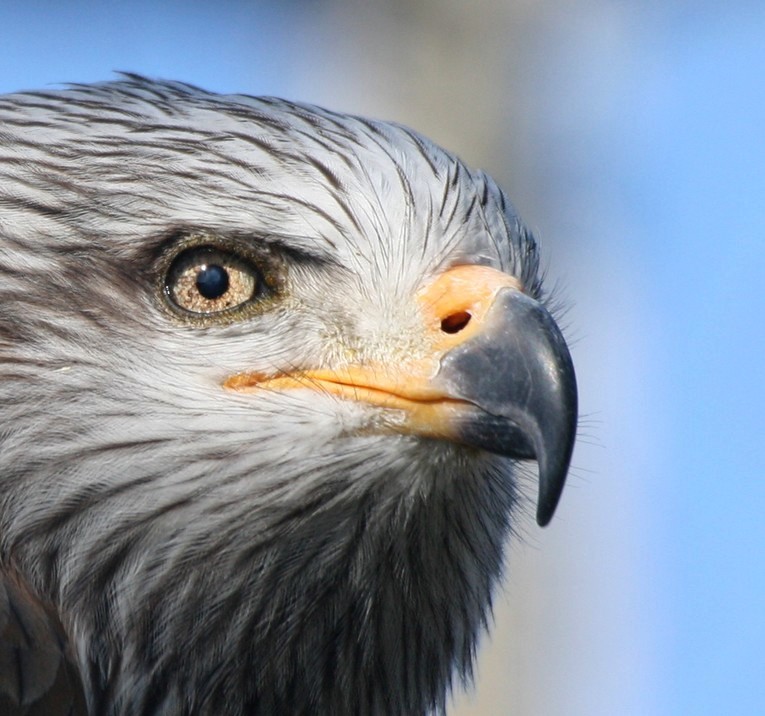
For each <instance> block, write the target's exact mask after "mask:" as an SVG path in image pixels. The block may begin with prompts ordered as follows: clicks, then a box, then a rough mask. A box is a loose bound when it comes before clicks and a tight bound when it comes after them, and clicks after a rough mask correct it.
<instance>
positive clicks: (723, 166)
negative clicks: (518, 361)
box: [0, 0, 765, 716]
mask: <svg viewBox="0 0 765 716" xmlns="http://www.w3.org/2000/svg"><path fill="white" fill-rule="evenodd" d="M543 4H544V3H543ZM548 4H549V3H548ZM480 5H481V3H480V2H478V3H476V7H477V8H479V7H480ZM550 5H551V9H550V10H549V13H550V16H551V17H552V20H551V21H549V22H547V23H546V24H545V23H542V25H543V29H540V23H539V22H536V23H530V24H529V26H528V28H526V27H522V28H521V31H522V34H523V33H525V34H528V35H531V36H533V33H535V32H537V31H539V32H540V42H541V47H540V48H538V49H537V51H536V52H535V53H532V54H530V55H529V60H528V61H529V67H528V73H529V74H530V75H531V77H532V78H533V80H534V81H535V82H537V83H538V84H539V85H540V86H541V89H540V88H539V87H538V88H537V90H536V93H535V94H534V95H533V97H532V99H531V101H530V103H529V107H528V110H527V111H528V113H529V117H530V119H529V120H528V122H529V125H532V124H533V125H534V128H533V130H530V131H529V137H530V138H531V139H530V142H531V144H530V149H529V150H528V156H527V158H528V161H529V162H530V164H529V174H528V176H530V177H532V178H533V181H530V182H529V183H526V184H524V177H523V176H520V175H518V173H517V172H516V174H513V176H512V180H511V183H512V184H513V185H515V186H519V187H520V186H525V191H526V192H527V196H529V197H530V196H531V194H532V193H537V194H541V193H546V199H545V201H546V202H547V203H546V204H545V203H544V202H541V203H536V201H535V200H532V199H531V198H529V199H527V201H526V204H527V205H529V206H531V207H532V212H531V213H532V222H531V223H532V225H533V226H534V228H535V230H537V231H538V232H539V233H541V234H542V235H543V236H544V237H545V238H548V239H549V241H550V244H551V245H552V246H553V249H552V250H550V251H549V252H548V254H549V255H550V259H551V260H550V263H551V271H552V273H553V275H554V276H555V277H560V278H562V279H563V280H564V281H565V284H566V286H567V290H566V295H568V296H570V297H571V298H572V299H573V300H574V301H575V303H576V305H575V307H574V308H573V309H572V311H571V313H570V319H569V322H570V324H572V332H573V333H574V334H575V335H576V336H577V337H578V340H577V344H576V346H575V358H576V359H577V361H578V367H579V370H580V376H581V380H582V394H583V405H585V406H587V407H588V408H589V409H591V411H592V413H591V415H590V416H589V417H588V424H587V427H586V433H587V436H588V441H587V443H586V444H585V445H583V446H582V447H581V448H578V449H577V455H578V456H579V455H581V457H580V458H579V463H578V464H579V465H580V467H581V471H580V473H579V475H578V477H577V476H575V478H574V481H573V483H574V484H573V490H574V493H573V496H572V497H569V496H568V495H566V496H564V505H563V506H562V510H563V511H564V514H563V516H562V525H563V526H562V527H557V528H556V527H555V523H554V525H553V526H552V527H551V528H550V529H551V530H555V529H559V530H561V531H560V532H559V533H558V534H560V535H566V534H567V533H566V529H569V530H570V531H571V534H574V533H575V532H576V530H575V529H574V527H573V526H574V525H575V524H576V521H577V519H578V517H577V516H578V515H579V519H581V520H582V521H584V519H583V517H582V515H585V516H588V520H589V523H588V525H584V526H583V527H582V530H584V531H583V532H581V534H586V535H587V536H586V537H583V538H582V539H588V540H591V542H590V543H588V544H587V545H584V544H577V542H576V540H573V539H572V540H569V541H570V542H573V544H568V545H567V546H566V548H565V549H566V553H565V554H566V555H567V559H568V560H569V563H568V564H567V566H566V567H565V570H562V571H563V572H565V574H564V575H563V577H561V579H563V578H564V577H565V578H566V579H569V580H572V581H571V584H567V583H558V586H557V588H558V589H560V590H561V591H563V592H566V590H572V592H573V591H574V590H575V589H576V585H577V582H576V580H577V579H580V580H582V582H583V583H584V584H585V588H584V591H583V592H582V593H581V594H580V595H579V597H578V598H577V600H575V601H574V603H575V604H578V605H580V606H581V605H584V606H582V607H581V608H582V609H586V604H588V603H589V604H596V603H597V594H600V595H601V596H602V595H603V594H604V593H605V594H607V595H608V599H609V601H611V602H613V601H614V600H616V601H619V600H621V602H620V604H619V605H617V607H618V608H616V607H615V608H614V609H613V610H612V611H610V612H608V613H609V614H610V615H611V616H610V617H609V618H610V619H617V620H620V621H622V622H629V623H628V624H626V623H620V624H618V625H616V627H614V625H613V624H610V625H607V624H606V623H605V618H604V621H603V622H598V620H597V616H593V615H592V614H591V615H590V616H589V617H587V618H585V617H582V620H583V621H582V622H581V623H582V624H584V625H585V626H586V628H587V629H589V630H591V632H590V633H589V634H586V633H585V634H582V633H580V634H579V635H578V637H577V636H574V637H572V640H571V641H570V642H568V646H569V647H570V649H571V650H572V653H571V654H569V655H568V657H567V658H568V659H569V661H568V662H566V663H568V664H569V665H572V664H573V665H577V664H578V666H571V667H570V668H571V669H573V671H572V673H574V674H575V679H574V677H572V680H576V682H577V683H576V685H575V686H570V687H568V689H565V688H564V687H561V688H562V689H563V691H562V693H564V694H565V699H566V700H567V703H568V704H569V708H568V709H565V710H563V708H564V707H561V710H558V711H556V710H554V709H553V707H550V711H549V713H551V714H552V713H561V714H564V713H565V714H566V715H567V716H568V714H582V716H584V715H585V714H587V716H591V715H592V714H603V716H605V715H606V714H609V715H610V714H627V713H635V714H646V715H651V714H656V715H657V716H658V715H659V714H662V715H663V714H667V715H669V714H754V713H761V712H762V710H763V704H764V703H765V681H763V678H762V672H763V663H764V662H765V646H764V645H765V608H763V603H764V602H765V566H764V564H763V562H765V520H763V513H764V512H765V480H763V477H764V475H763V473H764V471H765V470H764V468H765V459H763V454H764V452H765V451H764V450H763V443H764V442H765V441H764V440H763V428H765V418H764V417H763V415H764V414H765V410H764V408H765V368H764V367H763V366H764V365H765V287H764V286H763V280H764V279H765V169H764V167H765V6H762V5H760V4H759V3H756V2H751V3H746V2H733V3H727V4H723V3H711V2H696V3H693V2H679V1H678V2H666V3H657V2H643V3H634V4H631V5H630V4H627V3H619V2H616V0H614V1H613V2H605V1H603V2H599V1H593V2H583V3H581V6H579V7H581V8H584V7H585V6H586V7H587V8H588V12H579V11H578V9H577V7H578V6H577V5H576V4H575V3H573V4H569V3H561V4H559V5H557V6H556V7H553V5H555V4H554V3H552V4H550ZM330 6H331V7H333V8H335V10H336V9H337V7H342V3H338V2H335V3H323V2H318V1H316V2H311V3H305V2H302V3H301V2H297V1H296V0H293V1H292V2H282V3H265V2H249V3H235V2H231V3H227V4H225V5H224V7H223V8H221V7H213V5H212V4H211V3H210V4H207V3H201V2H183V3H181V2H177V3H175V2H165V3H156V2H152V3H148V2H131V3H118V2H101V3H83V2H79V3H78V2H70V3H53V2H24V3H14V2H7V3H3V4H2V5H1V6H0V26H1V27H2V28H3V42H2V43H1V44H0V91H3V92H7V91H13V90H17V89H31V88H42V87H45V86H49V85H50V84H52V83H57V82H64V81H78V82H84V81H94V80H103V79H108V78H109V77H110V72H111V71H112V70H119V69H125V70H132V71H139V72H143V73H146V74H149V75H152V76H164V77H168V78H175V79H182V80H185V81H188V82H191V83H194V84H198V85H201V86H203V87H205V88H207V89H212V90H220V91H239V92H246V93H250V94H279V95H284V96H288V97H293V98H305V99H309V100H311V101H317V102H325V103H331V100H332V96H331V94H332V93H331V92H325V91H324V90H323V89H322V88H325V87H331V79H332V78H330V79H327V78H326V77H325V78H324V80H323V82H318V81H317V77H318V76H319V75H320V74H321V71H322V66H321V63H326V66H327V67H329V68H331V69H332V71H335V70H336V67H337V65H336V64H333V63H332V61H331V60H332V45H331V31H332V25H331V21H328V20H327V19H326V17H327V16H325V14H324V10H325V9H326V8H328V7H330ZM556 8H557V9H556ZM548 20H549V18H548ZM519 22H523V19H522V18H521V20H519ZM508 30H510V28H508ZM516 30H517V28H516ZM340 41H341V40H340V39H338V42H340ZM342 42H343V43H345V45H344V46H346V47H347V46H349V45H353V42H354V36H353V34H352V33H351V34H350V36H349V35H347V34H346V35H345V36H344V37H343V38H342ZM359 42H361V40H359ZM359 51H360V52H362V53H363V51H364V48H361V50H359ZM479 58H480V55H479ZM485 60H486V61H487V62H491V61H493V60H494V58H491V57H487V58H485ZM476 72H480V68H476ZM337 81H338V82H341V81H343V78H342V77H340V76H338V77H337ZM444 81H445V82H447V83H448V77H447V78H444ZM348 93H350V95H349V94H348ZM348 93H346V94H345V95H344V96H345V97H348V96H353V94H352V91H351V90H348ZM497 93H498V97H499V95H501V94H502V88H501V87H499V88H497ZM365 96H366V95H364V94H363V93H359V94H358V100H357V101H356V102H355V103H354V106H352V107H340V108H341V109H342V108H349V109H353V110H354V111H359V112H363V111H365V106H366V105H365ZM498 101H499V99H498ZM372 105H373V103H370V104H369V106H370V107H371V106H372ZM367 111H368V112H371V111H372V110H371V109H369V110H367ZM392 118H397V117H392ZM419 129H421V130H423V131H424V132H425V133H428V127H427V126H425V127H419ZM510 131H512V130H510ZM451 148H452V149H455V150H456V151H458V152H459V151H460V147H451ZM501 161H502V159H501V156H500V158H498V159H497V162H498V163H499V162H501ZM532 169H533V171H532ZM508 172H509V173H511V174H512V172H511V171H510V170H508ZM534 172H535V173H534ZM523 191H524V190H523V189H522V190H521V192H520V194H521V196H523ZM511 193H513V192H511ZM514 198H516V202H517V203H519V202H518V199H517V193H516V194H514ZM541 206H556V207H558V208H557V210H556V211H557V213H555V212H552V211H551V213H550V217H551V218H548V215H547V214H545V213H544V212H542V211H541V210H540V209H539V208H538V207H541ZM534 207H537V208H536V209H535V208H534ZM519 208H521V209H522V210H523V208H524V206H523V205H520V207H519ZM535 211H536V213H535ZM553 214H555V215H553ZM577 353H578V356H577ZM609 396H612V397H613V400H612V401H611V402H609V400H610V397H609ZM604 406H605V407H604ZM596 453H597V455H598V456H597V457H596V458H592V460H590V455H595V454H596ZM575 462H576V460H575ZM591 463H592V465H594V467H591V466H590V465H591ZM566 500H568V505H569V506H568V507H566ZM577 508H578V509H577ZM590 516H592V517H591V519H590ZM626 522H629V524H630V525H631V526H630V529H629V530H627V529H625V530H624V531H621V530H620V529H619V525H620V524H622V523H626ZM567 525H568V528H567ZM585 527H586V528H587V529H585ZM553 534H554V533H553ZM577 534H579V533H577ZM627 542H629V544H627ZM625 545H626V546H625ZM608 549H611V550H613V551H612V552H611V554H612V563H613V562H614V560H616V559H618V560H619V564H618V575H619V576H618V579H617V577H616V576H614V575H615V574H616V572H614V571H613V569H612V567H613V564H612V563H608V565H607V566H604V563H601V562H599V559H600V558H601V557H602V556H603V555H605V554H606V550H608ZM540 551H541V550H540ZM613 555H616V556H613ZM537 556H538V555H532V558H533V557H537ZM604 559H605V558H604ZM633 559H634V562H633ZM609 570H611V572H610V575H611V576H609ZM582 575H584V576H582ZM588 575H589V576H588ZM625 575H626V576H625ZM609 580H610V581H609ZM553 583H554V582H553ZM572 584H573V586H571V585H572ZM623 585H627V586H623ZM630 585H631V586H630ZM589 589H592V590H593V591H592V592H590V591H588V590H589ZM598 590H599V591H598ZM604 590H605V591H604ZM565 603H566V602H565V601H562V602H561V604H564V605H565ZM612 606H613V605H612ZM563 608H565V607H563ZM572 609H573V608H572ZM576 618H577V615H576V614H572V615H571V619H576ZM609 629H610V630H611V631H608V633H609V634H613V635H614V636H613V637H608V638H609V639H610V641H607V640H606V641H603V640H601V641H599V639H598V636H599V634H598V633H599V632H601V631H602V632H603V633H604V634H605V633H606V631H607V630H609ZM582 631H586V629H583V630H582ZM572 634H576V632H572ZM603 639H606V637H603ZM638 641H640V643H641V646H637V645H636V644H637V642H638ZM590 642H591V644H592V645H591V646H588V644H590ZM644 642H645V643H647V644H648V646H645V643H644ZM563 648H565V646H564V647H563ZM590 648H591V649H593V650H595V651H596V652H597V658H595V657H592V658H590V656H589V655H588V651H587V650H588V649H590ZM633 649H638V650H639V654H638V656H636V657H635V658H636V659H640V660H644V661H645V662H646V663H644V664H642V665H640V672H641V675H640V678H639V679H638V678H637V676H636V679H635V680H634V681H632V682H631V680H630V674H629V673H627V674H625V673H616V671H615V670H616V668H617V665H618V664H623V663H624V661H623V659H621V658H620V657H619V656H618V652H620V650H623V652H625V653H629V652H630V651H631V650H633ZM598 650H600V651H598ZM610 657H613V658H610ZM561 663H562V662H561ZM612 669H613V671H612ZM563 670H564V668H563V667H561V668H560V672H561V673H560V674H558V675H557V677H556V678H565V677H564V676H561V674H562V673H563ZM611 684H618V685H619V686H618V688H616V687H614V688H613V689H612V693H610V695H609V696H608V698H606V696H605V693H606V692H608V690H609V688H611V687H610V686H609V685H611ZM625 684H627V686H626V687H625V686H624V685H625ZM630 684H631V685H632V690H633V693H628V692H629V691H630V688H629V686H630ZM577 689H578V691H577ZM582 694H584V695H582ZM594 695H595V696H594ZM597 695H603V698H602V700H599V699H598V698H597ZM605 703H607V704H608V707H606V706H603V704H605ZM599 704H600V707H599ZM485 713H488V714H492V715H493V716H498V715H499V714H500V713H503V712H501V711H491V710H487V711H486V712H485ZM545 713H547V712H545Z"/></svg>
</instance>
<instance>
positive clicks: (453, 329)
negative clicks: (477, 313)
mask: <svg viewBox="0 0 765 716" xmlns="http://www.w3.org/2000/svg"><path fill="white" fill-rule="evenodd" d="M470 318H471V316H470V314H469V313H468V312H467V311H457V313H452V315H451V316H447V317H446V318H444V320H443V321H441V330H442V331H443V332H444V333H459V332H460V331H461V330H462V329H463V328H464V327H465V326H467V324H468V323H470Z"/></svg>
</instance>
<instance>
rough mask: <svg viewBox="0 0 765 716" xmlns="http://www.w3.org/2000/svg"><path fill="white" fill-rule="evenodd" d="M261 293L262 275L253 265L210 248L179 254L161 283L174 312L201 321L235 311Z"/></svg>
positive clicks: (192, 248) (229, 253) (200, 247)
mask: <svg viewBox="0 0 765 716" xmlns="http://www.w3.org/2000/svg"><path fill="white" fill-rule="evenodd" d="M264 289H265V279H264V277H263V274H262V273H261V272H260V270H259V269H258V268H257V267H256V266H254V265H253V263H252V262H250V261H247V260H245V259H244V258H242V257H241V256H239V255H237V254H236V253H233V252H230V251H226V250H224V249H222V248H219V247H217V246H214V245H211V244H202V245H197V246H192V247H189V248H186V249H184V250H183V251H181V252H180V253H178V255H177V256H176V257H175V258H174V259H173V260H172V261H171V263H170V265H169V267H168V269H167V272H166V275H165V283H164V293H165V297H166V299H167V300H168V302H169V303H170V305H171V306H172V307H173V308H175V309H176V310H179V311H181V312H182V313H184V314H186V315H191V316H197V317H202V318H205V317H213V316H218V315H221V314H229V313H232V312H234V311H237V310H238V309H240V308H241V307H243V306H245V305H247V304H249V303H251V302H252V301H253V300H255V299H257V298H258V297H259V296H260V295H261V294H262V292H263V291H264Z"/></svg>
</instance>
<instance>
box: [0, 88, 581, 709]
mask: <svg viewBox="0 0 765 716" xmlns="http://www.w3.org/2000/svg"><path fill="white" fill-rule="evenodd" d="M546 296H547V294H546V293H545V292H544V290H543V286H542V277H541V274H540V270H539V260H538V250H537V246H536V243H535V241H534V239H533V237H532V236H531V235H530V234H529V232H527V231H526V230H525V228H524V226H523V225H522V223H521V221H520V220H519V218H518V216H517V215H516V213H515V211H514V209H513V208H512V206H511V204H510V203H509V201H508V199H507V198H506V197H505V195H504V194H503V192H502V191H501V190H500V189H499V188H498V187H497V185H496V184H495V183H494V181H492V179H491V178H489V177H488V176H487V175H486V174H484V173H482V172H480V171H474V170H471V169H469V168H468V167H467V166H466V165H465V164H464V163H462V162H461V161H460V160H459V159H458V158H456V157H455V156H454V155H452V154H450V153H448V152H446V151H444V150H443V149H440V148H439V147H437V146H435V145H434V144H433V143H431V142H430V141H428V140H427V139H425V138H424V137H422V136H420V135H419V134H417V133H415V132H413V131H411V130H409V129H407V128H405V127H403V126H399V125H397V124H392V123H386V122H379V121H371V120H368V119H363V118H360V117H355V116H348V115H344V114H337V113H334V112H331V111H327V110H324V109H320V108H317V107H313V106H309V105H306V104H297V103H293V102H288V101H284V100H280V99H274V98H253V97H248V96H241V95H231V96H224V95H218V94H214V93H210V92H206V91H203V90H200V89H196V88H194V87H191V86H189V85H185V84H181V83H174V82H160V81H153V80H148V79H145V78H141V77H138V76H134V75H124V76H122V77H121V78H120V79H118V80H117V81H114V82H109V83H103V84H95V85H81V86H78V85H74V86H71V87H68V88H65V89H62V90H50V91H41V92H29V93H18V94H11V95H6V96H3V97H0V461H1V465H2V471H1V472H0V712H1V713H3V714H27V715H32V714H47V715H52V714H70V715H74V714H77V715H79V714H90V715H92V716H192V715H193V716H197V715H200V716H201V715H206V716H213V715H214V716H239V715H244V714H253V715H254V714H257V715H259V716H273V715H291V714H306V715H307V714H313V715H316V714H318V715H324V714H326V715H332V716H343V715H345V714H348V715H351V714H353V715H359V714H360V715H362V716H366V715H369V716H376V715H378V714H380V715H382V714H385V715H386V716H389V715H393V716H396V715H399V714H402V715H403V714H406V715H407V716H411V715H417V714H428V713H442V712H444V710H445V708H446V702H447V698H448V695H449V692H450V688H451V686H452V684H453V683H455V682H456V681H455V680H459V679H469V678H470V673H471V665H472V662H473V659H474V655H475V648H476V640H477V638H478V636H480V634H481V632H482V631H483V629H484V627H485V625H486V623H487V619H488V614H489V611H490V608H491V600H492V593H493V591H494V590H495V589H496V587H497V582H498V578H499V576H500V575H501V572H502V566H503V546H504V544H505V542H506V539H507V538H508V536H509V535H510V533H511V532H512V529H513V525H515V524H517V523H516V521H515V520H516V519H517V515H518V513H519V511H518V509H517V507H518V505H520V504H522V502H523V500H522V499H521V491H520V490H519V488H518V485H519V481H520V480H519V476H521V477H522V472H523V470H526V474H528V472H529V469H531V470H532V471H534V470H538V473H539V501H538V505H537V520H538V522H539V523H540V524H542V525H544V524H546V523H547V522H548V521H549V520H550V518H551V517H552V514H553V511H554V510H555V507H556V503H557V502H558V498H559V496H560V493H561V490H562V487H563V482H564V479H565V476H566V473H567V470H568V465H569V461H570V456H571V451H572V446H573V441H574V434H575V431H576V421H577V406H576V400H577V398H576V384H575V378H574V371H573V367H572V363H571V358H570V355H569V352H568V350H567V347H566V344H565V342H564V339H563V337H562V335H561V332H560V330H559V329H558V327H557V325H556V323H555V321H554V320H553V318H552V316H551V312H550V310H549V306H548V303H549V301H548V299H547V297H546ZM529 460H534V461H536V465H534V464H533V463H532V464H531V465H530V468H529V467H524V461H529ZM532 474H533V472H532Z"/></svg>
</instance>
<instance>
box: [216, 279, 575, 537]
mask: <svg viewBox="0 0 765 716" xmlns="http://www.w3.org/2000/svg"><path fill="white" fill-rule="evenodd" d="M416 298H417V301H418V303H419V306H420V312H421V315H422V317H423V330H422V336H421V338H422V341H423V345H424V346H425V348H426V350H425V353H426V355H427V357H426V358H424V359H423V358H420V359H416V360H411V361H403V362H397V363H395V364H392V365H391V364H386V363H375V364H374V365H363V364H352V365H343V366H339V367H337V368H330V369H324V368H322V369H318V370H309V371H301V372H299V373H298V372H296V373H290V374H280V375H276V376H264V375H262V374H255V373H240V374H237V375H234V376H231V377H230V378H228V379H227V380H226V381H225V383H224V385H225V387H227V388H229V389H232V390H237V391H247V392H250V391H253V390H257V389H258V388H269V389H271V390H274V389H277V390H284V389H294V388H304V389H305V388H308V389H310V388H314V389H318V390H321V391H322V392H323V393H330V394H332V395H336V396H338V397H341V398H344V399H347V400H354V401H361V402H365V403H370V404H372V405H376V406H379V407H381V408H388V409H392V410H395V411H400V412H401V414H402V415H403V419H402V420H401V421H399V422H398V423H396V422H395V421H394V422H393V423H392V424H391V429H393V430H395V431H398V432H403V433H407V434H415V435H420V436H424V437H432V438H438V439H446V440H451V441H454V442H458V443H461V444H464V445H468V446H471V447H474V448H479V449H482V450H487V451H489V452H492V453H496V454H498V455H503V456H506V457H510V458H514V459H520V460H525V459H535V460H536V461H537V463H538V466H539V498H538V503H537V522H538V523H539V525H541V526H544V525H546V524H548V523H549V522H550V520H551V519H552V516H553V514H554V512H555V508H556V506H557V504H558V500H559V499H560V495H561V492H562V491H563V485H564V484H565V480H566V474H567V472H568V467H569V462H570V460H571V453H572V451H573V447H574V438H575V435H576V425H577V389H576V377H575V374H574V367H573V363H572V361H571V356H570V354H569V351H568V348H567V347H566V343H565V341H564V339H563V336H562V334H561V332H560V329H559V328H558V326H557V325H556V323H555V321H554V320H553V318H552V316H551V315H550V314H549V312H548V311H547V310H546V309H545V308H544V306H542V305H541V304H540V303H539V302H537V301H535V300H534V299H532V298H530V297H529V296H527V295H526V294H524V293H523V292H522V290H521V286H520V284H519V282H518V281H517V279H515V278H513V277H512V276H508V275H507V274H504V273H501V272H499V271H497V270H495V269H491V268H488V267H484V266H458V267H456V268H452V269H449V270H448V271H445V272H444V273H443V274H441V275H440V276H439V277H437V278H436V279H435V280H434V281H432V282H431V283H429V284H428V285H426V286H425V287H423V289H422V290H421V291H420V292H419V293H418V294H417V297H416Z"/></svg>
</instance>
